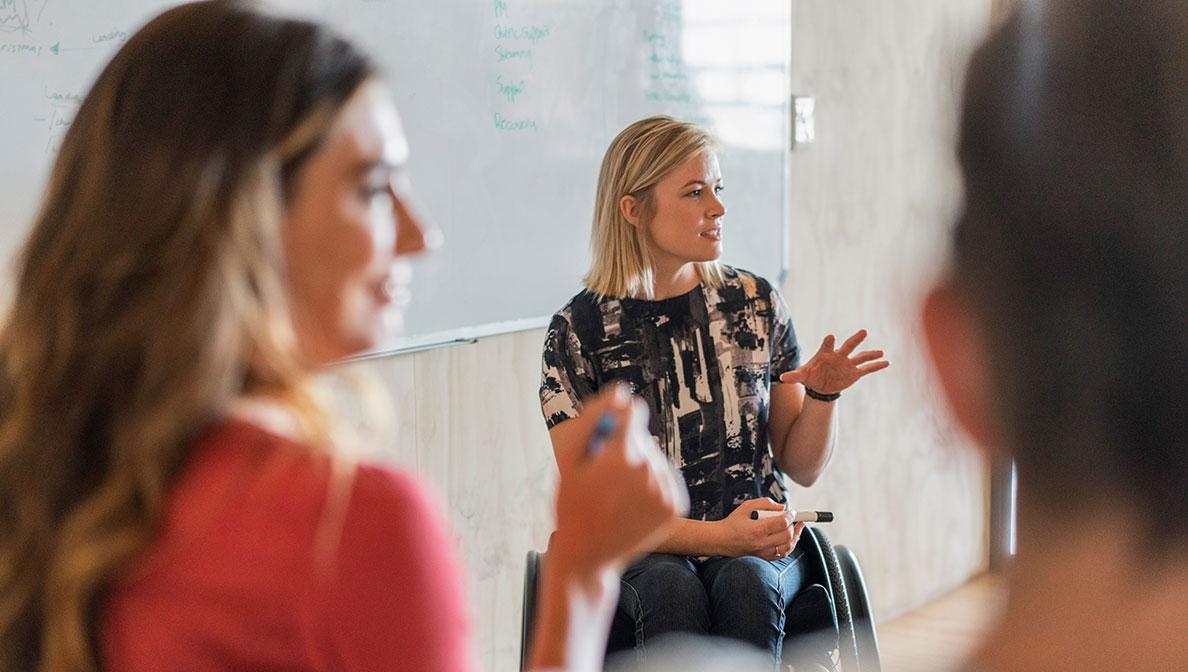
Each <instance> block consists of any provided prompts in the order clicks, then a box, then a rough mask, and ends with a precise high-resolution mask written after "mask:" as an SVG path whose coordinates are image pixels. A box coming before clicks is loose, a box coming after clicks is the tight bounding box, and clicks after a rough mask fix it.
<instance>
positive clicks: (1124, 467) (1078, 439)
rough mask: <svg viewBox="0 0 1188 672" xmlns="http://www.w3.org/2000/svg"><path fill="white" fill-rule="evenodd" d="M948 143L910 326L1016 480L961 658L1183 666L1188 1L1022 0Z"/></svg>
mask: <svg viewBox="0 0 1188 672" xmlns="http://www.w3.org/2000/svg"><path fill="white" fill-rule="evenodd" d="M959 156H960V162H961V169H962V173H963V177H964V184H965V203H964V212H963V213H962V215H961V216H960V220H959V222H958V224H957V226H956V229H955V234H954V239H953V246H952V255H951V256H952V259H951V263H950V265H949V267H948V270H947V271H946V273H945V274H944V275H943V277H942V278H941V279H940V280H939V281H938V283H937V284H936V286H935V288H934V289H933V290H932V291H931V292H930V293H929V294H928V296H927V298H926V299H925V302H924V306H923V321H924V326H925V329H924V331H925V337H926V340H927V343H928V347H929V349H930V351H931V355H932V358H933V360H934V362H935V367H936V371H937V376H938V377H939V379H940V381H941V383H942V386H943V388H944V392H945V395H946V397H947V399H948V402H949V404H950V406H951V408H952V410H953V412H954V415H955V416H956V418H957V420H958V421H959V422H960V424H961V425H963V426H964V428H965V429H966V430H968V432H969V434H970V435H972V437H973V438H974V439H975V440H976V442H977V443H978V444H979V445H980V446H982V447H984V449H985V450H986V451H988V452H990V453H1000V454H1002V455H1005V456H1009V457H1010V458H1012V459H1014V461H1015V463H1016V465H1017V468H1018V478H1019V489H1018V498H1019V502H1018V549H1019V550H1018V555H1017V557H1016V558H1015V561H1014V563H1013V566H1012V568H1011V570H1010V571H1009V599H1008V604H1007V607H1006V609H1005V613H1004V615H1003V617H1002V620H1001V622H1000V623H999V624H998V625H997V627H996V628H995V629H994V630H993V632H992V634H991V635H990V636H989V638H988V639H987V641H986V642H985V644H984V646H983V647H982V648H981V650H980V652H979V654H978V655H977V657H976V660H975V661H974V663H973V667H972V669H975V670H979V671H982V670H985V671H988V672H995V671H1008V670H1009V671H1022V670H1036V671H1039V670H1043V671H1045V672H1051V671H1053V670H1068V671H1070V672H1071V671H1074V670H1075V671H1076V672H1092V671H1094V670H1185V669H1188V636H1185V632H1188V630H1186V627H1188V625H1186V624H1188V5H1185V4H1184V3H1182V2H1154V1H1153V2H1128V3H1119V2H1112V1H1110V2H1106V1H1101V2H1098V1H1093V0H1075V1H1067V2H1058V1H1052V2H1024V3H1022V4H1021V5H1020V6H1019V8H1018V10H1017V11H1016V12H1015V14H1014V15H1013V16H1012V18H1011V19H1010V20H1009V21H1008V22H1006V23H1005V25H1003V26H1001V27H1000V28H999V29H998V30H997V31H995V33H994V34H993V35H992V36H991V37H990V38H989V39H988V40H987V41H986V43H985V44H984V45H982V46H981V48H980V49H979V50H978V51H977V53H976V54H975V55H974V58H973V60H972V63H971V65H970V67H969V72H968V79H967V83H966V94H965V101H964V107H963V113H962V122H961V131H960V147H959Z"/></svg>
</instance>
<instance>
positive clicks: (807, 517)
mask: <svg viewBox="0 0 1188 672" xmlns="http://www.w3.org/2000/svg"><path fill="white" fill-rule="evenodd" d="M785 513H791V514H792V522H794V523H831V522H833V512H832V511H797V510H795V509H787V510H785V511H752V512H751V520H759V519H760V518H771V517H772V516H782V515H784V514H785Z"/></svg>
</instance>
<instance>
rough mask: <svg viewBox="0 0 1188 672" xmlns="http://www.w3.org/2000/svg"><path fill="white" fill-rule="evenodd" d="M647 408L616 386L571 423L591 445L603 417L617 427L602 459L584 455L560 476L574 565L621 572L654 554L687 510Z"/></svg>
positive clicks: (559, 544)
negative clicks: (651, 427)
mask: <svg viewBox="0 0 1188 672" xmlns="http://www.w3.org/2000/svg"><path fill="white" fill-rule="evenodd" d="M647 414H648V410H647V406H646V404H644V403H643V402H642V401H638V400H633V399H632V398H631V395H630V393H629V392H628V391H627V389H626V387H624V386H621V385H615V386H613V387H611V388H610V389H609V390H606V391H604V392H603V393H602V394H600V395H598V396H597V397H595V398H593V399H591V400H590V401H588V402H587V403H586V404H584V406H583V409H582V414H581V415H580V416H578V417H577V418H574V419H573V420H570V421H569V422H572V423H581V424H580V425H579V426H578V427H575V428H574V431H576V432H577V435H578V436H580V437H583V441H582V445H583V446H584V445H586V444H588V443H589V440H590V438H591V437H592V436H593V435H594V432H595V427H596V425H597V424H598V422H599V419H600V418H601V417H603V416H604V415H609V416H610V417H611V418H613V419H614V421H615V424H614V430H613V433H612V434H611V435H610V437H609V438H608V439H607V440H605V441H604V442H603V444H602V447H601V449H600V450H598V452H597V453H596V454H593V455H583V456H581V457H578V458H576V459H575V460H574V462H573V464H572V467H571V468H569V469H566V470H565V471H564V472H563V473H562V475H561V482H560V484H559V486H558V488H557V532H556V536H555V537H554V538H553V543H552V544H551V546H550V555H552V554H553V553H554V552H557V553H558V554H560V555H563V556H565V557H566V559H567V560H568V561H569V562H571V563H573V568H574V569H578V570H585V571H594V572H597V571H598V570H599V569H611V570H613V571H622V569H623V568H625V567H626V566H627V564H628V563H630V562H631V560H633V559H634V558H635V557H636V556H638V555H639V554H641V553H644V552H646V551H648V550H651V549H652V548H654V547H655V545H656V544H657V543H659V541H661V540H662V539H663V538H664V536H665V535H666V534H667V533H668V532H669V531H670V530H671V527H672V525H673V524H674V523H675V522H676V521H677V520H678V518H679V516H681V515H684V514H685V513H686V512H687V511H688V507H689V498H688V491H687V490H686V488H685V482H684V479H682V478H681V476H680V474H679V473H678V472H677V471H676V469H675V468H673V467H672V466H671V465H670V464H669V462H668V460H667V459H666V458H665V457H664V455H663V454H661V453H660V451H659V449H658V448H657V447H656V445H655V442H654V441H653V440H652V438H651V435H650V434H649V433H648V431H647Z"/></svg>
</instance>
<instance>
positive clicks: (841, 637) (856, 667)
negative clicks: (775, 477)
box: [805, 527, 864, 672]
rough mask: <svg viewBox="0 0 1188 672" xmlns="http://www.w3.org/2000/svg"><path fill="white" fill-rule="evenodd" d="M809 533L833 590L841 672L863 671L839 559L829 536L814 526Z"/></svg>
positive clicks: (844, 578)
mask: <svg viewBox="0 0 1188 672" xmlns="http://www.w3.org/2000/svg"><path fill="white" fill-rule="evenodd" d="M805 531H806V532H808V533H809V534H811V535H812V536H813V538H814V540H815V541H816V542H817V545H818V546H819V547H820V549H821V555H822V557H823V558H824V560H825V569H826V572H827V573H828V575H829V583H830V586H829V587H830V589H831V590H832V591H833V605H834V609H835V610H836V611H837V632H838V637H837V649H838V655H839V657H840V660H839V661H838V662H839V663H840V665H841V672H863V670H864V668H863V667H862V661H861V660H860V659H859V657H858V638H857V636H856V635H855V632H854V614H853V611H852V610H851V608H850V598H849V592H848V591H847V590H846V576H845V574H844V573H843V572H842V566H841V561H840V560H839V559H838V556H837V551H835V550H834V548H833V544H831V543H829V538H828V537H826V536H825V533H824V532H821V531H820V530H818V529H817V528H815V527H808V528H805Z"/></svg>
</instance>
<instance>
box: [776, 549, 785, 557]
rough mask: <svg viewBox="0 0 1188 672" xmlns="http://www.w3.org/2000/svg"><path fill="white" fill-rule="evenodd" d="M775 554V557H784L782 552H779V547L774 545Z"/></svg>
mask: <svg viewBox="0 0 1188 672" xmlns="http://www.w3.org/2000/svg"><path fill="white" fill-rule="evenodd" d="M775 556H776V557H777V558H782V557H784V554H783V553H780V547H779V546H776V547H775Z"/></svg>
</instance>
